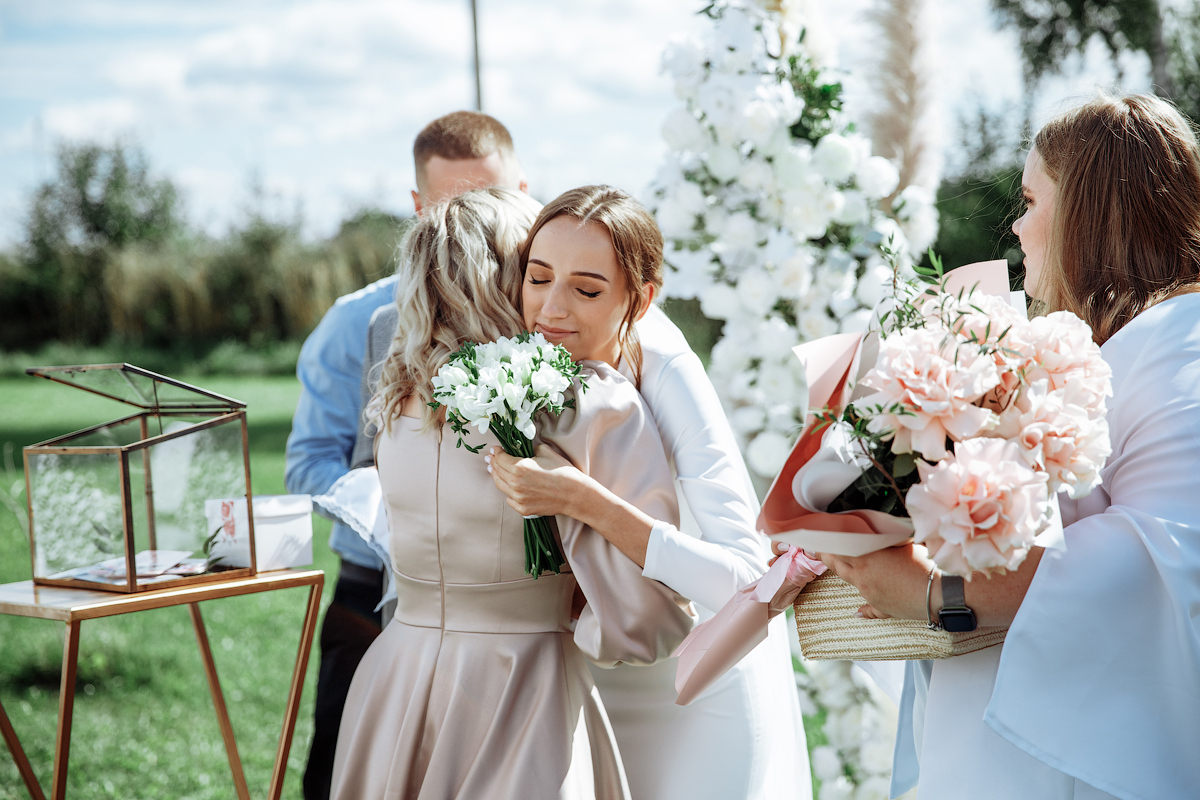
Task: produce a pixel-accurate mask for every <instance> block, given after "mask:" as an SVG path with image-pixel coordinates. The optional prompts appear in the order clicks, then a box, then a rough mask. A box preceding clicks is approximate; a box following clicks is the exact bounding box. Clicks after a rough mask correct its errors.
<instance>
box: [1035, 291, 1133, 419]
mask: <svg viewBox="0 0 1200 800" xmlns="http://www.w3.org/2000/svg"><path fill="white" fill-rule="evenodd" d="M1018 339H1019V343H1018V344H1017V345H1016V349H1018V350H1020V351H1021V352H1022V355H1024V356H1026V358H1027V361H1026V363H1025V365H1024V373H1025V374H1024V377H1025V382H1026V383H1027V384H1030V385H1032V384H1034V383H1036V382H1037V381H1041V380H1044V381H1046V382H1047V383H1048V384H1049V386H1050V388H1051V389H1053V390H1066V391H1069V392H1070V402H1071V403H1072V404H1074V405H1077V406H1079V407H1080V408H1083V409H1085V410H1086V411H1087V413H1088V416H1089V417H1091V418H1092V419H1102V418H1103V417H1104V416H1105V414H1106V413H1107V409H1106V407H1105V400H1104V398H1106V397H1108V396H1110V395H1112V369H1111V368H1110V367H1109V366H1108V363H1107V362H1105V361H1104V359H1103V358H1102V357H1101V355H1100V346H1099V345H1098V344H1096V343H1095V342H1094V341H1093V340H1092V329H1091V328H1090V327H1088V324H1087V323H1086V322H1084V321H1083V320H1081V319H1080V318H1079V317H1077V316H1075V315H1074V314H1072V313H1071V312H1069V311H1055V312H1054V313H1052V314H1047V315H1046V316H1044V317H1035V318H1033V319H1031V320H1030V321H1029V324H1028V325H1027V326H1025V327H1024V328H1023V329H1022V330H1021V332H1020V335H1019V337H1018Z"/></svg>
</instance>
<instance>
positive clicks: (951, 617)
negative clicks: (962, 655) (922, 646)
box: [938, 608, 976, 633]
mask: <svg viewBox="0 0 1200 800" xmlns="http://www.w3.org/2000/svg"><path fill="white" fill-rule="evenodd" d="M938 617H939V618H940V620H941V623H942V628H943V629H944V630H946V631H948V632H950V633H966V632H967V631H973V630H975V628H976V625H975V612H974V611H972V610H971V609H969V608H943V609H942V611H941V613H940V614H938Z"/></svg>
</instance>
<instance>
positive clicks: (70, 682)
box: [50, 620, 79, 800]
mask: <svg viewBox="0 0 1200 800" xmlns="http://www.w3.org/2000/svg"><path fill="white" fill-rule="evenodd" d="M78 668H79V621H78V620H76V621H74V622H68V623H67V635H66V639H65V640H64V641H63V663H62V686H61V688H60V689H59V692H58V736H57V739H56V741H55V743H54V780H53V783H52V784H51V789H50V797H51V798H52V800H63V798H65V797H66V796H67V759H68V758H69V757H70V755H71V719H72V715H73V714H74V712H75V675H76V673H77V671H78Z"/></svg>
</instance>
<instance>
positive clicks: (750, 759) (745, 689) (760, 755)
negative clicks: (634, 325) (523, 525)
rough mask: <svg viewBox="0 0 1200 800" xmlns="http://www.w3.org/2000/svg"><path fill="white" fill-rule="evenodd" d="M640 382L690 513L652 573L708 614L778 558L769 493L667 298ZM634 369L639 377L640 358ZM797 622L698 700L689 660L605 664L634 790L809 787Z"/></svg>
mask: <svg viewBox="0 0 1200 800" xmlns="http://www.w3.org/2000/svg"><path fill="white" fill-rule="evenodd" d="M638 334H639V336H640V338H641V343H642V352H643V365H642V376H641V384H640V387H639V388H640V391H641V393H642V397H643V398H644V399H645V400H646V403H647V405H648V406H649V407H650V411H651V413H652V414H653V416H654V421H655V423H656V425H657V426H658V430H659V433H660V434H661V436H662V439H663V445H664V449H665V450H666V451H667V454H668V456H670V457H671V460H672V467H673V469H674V472H675V477H676V487H677V491H678V494H679V496H680V514H681V517H682V519H683V521H682V522H681V524H680V526H679V527H678V528H676V527H675V526H673V525H670V524H666V523H661V522H660V523H659V524H657V525H655V527H654V531H653V533H652V534H651V537H650V543H649V547H648V549H647V554H646V563H645V568H644V569H643V571H642V575H643V576H645V577H648V578H654V579H655V580H658V581H661V582H662V583H664V584H666V585H667V586H669V587H671V588H672V589H674V590H675V591H677V592H678V593H679V594H681V595H683V596H684V597H687V598H689V599H690V600H692V601H693V602H694V603H695V604H696V607H697V611H698V613H699V615H700V620H701V621H704V620H707V619H709V618H711V617H712V615H713V614H714V613H716V611H719V610H720V609H721V608H722V607H723V606H724V605H725V603H726V602H727V601H728V600H729V599H730V598H731V597H732V596H733V595H734V593H735V592H736V591H737V590H738V589H740V588H742V587H743V586H745V585H746V584H748V583H750V582H751V581H754V580H757V579H758V578H759V577H761V576H762V574H763V573H764V572H765V571H766V568H767V560H768V558H769V557H770V553H769V544H768V541H767V539H766V537H765V536H763V535H761V534H759V533H758V532H757V531H756V526H755V520H756V519H757V516H758V501H757V499H756V497H755V495H754V490H753V487H752V484H751V483H750V476H749V473H748V472H747V471H746V466H745V463H744V462H743V460H742V456H741V452H740V451H739V450H738V445H737V440H736V439H735V437H734V435H733V431H732V429H731V428H730V426H729V422H728V420H727V419H726V417H725V412H724V409H723V408H722V407H721V402H720V400H719V399H718V397H717V394H716V391H715V390H714V389H713V386H712V383H711V382H710V381H709V380H708V376H707V375H706V374H705V372H704V367H703V365H702V364H701V363H700V359H699V358H697V357H696V355H695V353H693V352H692V350H691V348H690V347H689V346H688V344H687V341H686V340H685V339H684V337H683V334H682V333H680V331H679V329H678V328H677V327H675V325H674V324H673V323H672V322H671V321H670V320H669V319H667V317H666V315H665V314H663V312H662V311H661V310H659V309H658V308H657V307H651V309H650V311H649V312H648V313H647V314H646V316H645V317H644V318H643V319H642V320H641V321H640V322H639V323H638ZM622 372H623V374H626V376H627V377H631V376H630V375H629V374H628V370H626V369H623V370H622ZM787 625H788V623H787V621H786V619H785V618H784V617H783V616H780V617H778V618H777V619H775V620H773V621H772V622H771V627H770V630H769V633H768V636H767V639H766V641H765V642H763V643H762V644H761V645H759V647H758V648H756V649H755V650H754V651H753V652H751V653H750V655H748V656H746V658H745V659H743V660H742V662H741V663H739V664H738V665H737V666H736V667H734V668H733V669H731V670H730V671H729V672H728V673H726V674H725V675H724V676H723V677H721V678H720V679H719V680H718V681H717V682H716V683H714V684H713V685H712V686H710V687H709V688H708V689H707V690H706V691H705V692H704V693H703V694H701V695H700V696H699V697H698V698H697V699H696V700H695V701H694V702H693V703H691V704H690V705H688V706H678V705H676V704H675V698H676V696H677V694H676V692H675V666H676V663H677V662H676V659H671V660H669V661H668V662H665V663H661V664H657V665H654V666H651V667H631V666H619V667H617V668H615V669H599V668H593V669H592V676H593V678H594V680H595V682H596V687H597V688H598V689H599V691H600V696H601V697H602V698H603V700H604V706H605V708H606V709H607V711H608V715H609V719H610V720H611V722H612V726H613V731H614V733H615V735H616V738H617V744H618V746H619V748H620V751H621V759H622V761H623V762H624V764H625V770H626V774H627V775H628V777H629V786H630V791H631V795H632V797H633V798H634V800H742V799H743V798H745V799H746V800H777V798H787V799H788V800H807V798H811V797H812V777H811V774H810V770H809V764H808V749H807V747H806V744H805V738H804V722H803V719H802V718H801V715H800V703H799V697H798V695H797V692H796V679H795V675H794V673H793V671H792V658H791V648H790V647H789V646H788V627H787Z"/></svg>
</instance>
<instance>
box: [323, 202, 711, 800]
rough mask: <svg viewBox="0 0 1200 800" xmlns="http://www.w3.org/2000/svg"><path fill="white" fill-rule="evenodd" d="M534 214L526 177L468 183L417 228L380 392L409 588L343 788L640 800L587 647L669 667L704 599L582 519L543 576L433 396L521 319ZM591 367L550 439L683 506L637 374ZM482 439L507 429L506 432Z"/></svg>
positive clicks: (396, 570) (602, 476)
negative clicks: (471, 345) (522, 248)
mask: <svg viewBox="0 0 1200 800" xmlns="http://www.w3.org/2000/svg"><path fill="white" fill-rule="evenodd" d="M536 211H537V205H536V204H535V203H534V202H533V201H532V200H529V199H528V198H527V197H526V196H524V195H522V194H519V193H516V192H511V191H508V190H505V189H481V190H477V191H472V192H468V193H466V194H464V195H461V196H460V197H458V198H455V199H453V200H450V201H448V202H446V203H444V204H442V205H439V206H437V207H435V208H433V209H430V210H429V211H428V213H427V214H426V215H425V216H423V217H422V218H421V220H419V221H418V222H417V224H416V225H415V226H414V227H413V229H412V230H411V231H410V233H409V234H408V236H407V237H406V239H405V242H404V244H403V245H402V248H401V254H400V263H399V265H398V272H399V274H400V282H399V284H398V288H397V299H396V302H397V308H398V311H399V318H400V325H399V329H398V333H397V336H396V339H395V340H394V341H393V343H392V347H391V351H390V353H389V355H388V359H387V361H386V362H385V366H384V371H383V376H382V379H381V381H380V389H379V392H378V393H377V395H376V397H375V399H374V400H373V401H372V403H371V405H370V406H369V407H368V414H371V415H372V416H373V417H374V418H375V419H376V420H377V422H378V427H379V429H380V433H379V434H378V436H377V438H376V440H375V448H376V463H377V465H378V468H379V475H380V480H381V482H382V485H383V492H384V498H385V507H386V510H387V514H388V521H389V529H390V531H391V557H392V569H393V574H394V578H395V580H396V584H397V588H398V602H397V608H396V614H395V619H394V620H393V622H392V623H391V624H389V625H388V626H387V627H386V628H385V629H384V632H383V634H382V635H380V637H379V638H378V639H376V641H375V643H374V644H372V645H371V648H370V650H368V651H367V654H366V656H365V657H364V659H363V661H362V663H361V664H360V666H359V668H358V671H357V672H356V673H355V676H354V681H353V683H352V684H351V687H350V694H349V697H348V698H347V701H346V707H345V711H344V714H343V717H342V725H341V730H340V732H339V735H338V748H337V755H336V759H335V763H334V775H333V792H332V796H333V797H335V798H343V800H372V799H373V798H389V800H390V799H391V798H418V799H419V800H426V799H427V798H428V799H429V800H433V799H435V798H436V799H438V800H440V799H441V798H455V797H461V798H489V800H504V798H514V800H515V799H516V798H555V797H561V798H591V797H597V798H627V797H628V785H627V782H626V778H625V774H624V770H623V768H622V766H621V760H620V756H619V754H618V752H617V750H616V746H615V744H614V741H613V737H612V732H611V729H610V726H609V724H608V721H607V717H606V715H605V712H604V709H603V705H602V704H601V703H600V701H599V696H598V694H597V693H596V691H595V687H594V685H593V683H592V679H591V677H590V674H589V672H588V669H587V660H588V659H590V660H591V661H593V662H595V663H597V664H600V665H605V666H613V665H616V664H620V663H627V664H652V663H654V662H656V661H659V660H661V659H663V658H666V657H667V656H669V654H670V653H671V651H672V650H673V649H674V647H675V646H676V645H677V644H678V643H679V642H680V641H681V640H682V638H683V637H684V636H685V635H686V634H687V632H688V631H689V630H690V628H691V624H692V621H693V620H692V617H691V615H690V614H689V609H688V605H687V601H685V600H683V599H682V598H681V597H680V596H679V595H677V594H676V593H674V592H673V591H671V590H670V589H668V588H667V587H665V586H664V585H662V584H661V583H658V582H657V581H653V580H650V579H647V578H644V577H642V575H641V568H640V567H638V565H637V564H635V563H634V562H633V561H631V560H630V559H629V558H628V557H626V556H625V555H623V554H622V553H621V552H620V551H619V550H618V549H617V548H616V547H615V546H613V545H612V544H610V543H608V542H607V541H606V540H605V539H604V538H602V537H601V536H600V535H598V534H596V533H595V532H594V531H592V530H591V529H590V528H587V527H586V526H584V525H583V524H582V523H579V522H576V521H574V520H570V519H567V518H565V517H561V518H559V520H558V523H559V534H560V537H561V539H562V545H563V552H564V554H565V556H566V558H567V565H566V566H565V567H564V570H563V573H562V574H560V575H552V574H544V575H542V576H541V577H539V578H537V579H536V580H535V579H534V578H532V577H530V576H528V575H526V574H525V573H524V540H523V536H522V519H521V516H520V515H519V514H517V513H516V512H515V511H513V510H512V509H511V508H509V506H508V504H507V503H506V502H505V498H504V496H503V495H502V494H501V493H500V492H499V491H498V490H497V489H496V488H495V486H494V485H493V483H492V479H491V478H490V477H489V476H488V473H487V471H486V467H485V465H484V463H483V461H482V459H480V458H479V457H478V456H475V455H473V454H471V453H470V452H469V451H467V450H466V449H464V448H458V447H456V436H455V434H454V433H452V432H451V431H450V430H449V428H448V427H445V426H443V425H442V423H441V416H440V413H439V412H436V411H434V410H433V409H431V408H430V407H429V406H428V402H429V401H430V400H431V395H432V387H431V384H430V380H431V379H432V377H433V376H434V375H435V374H436V373H437V370H438V368H439V367H441V366H442V364H444V363H445V362H446V360H447V358H448V357H449V355H450V354H451V353H452V352H454V351H455V350H457V349H458V347H459V346H460V345H461V344H462V343H463V342H466V341H476V342H483V341H491V340H494V339H496V338H497V337H500V336H512V335H515V334H516V333H518V332H520V331H521V330H522V329H523V325H522V320H521V315H520V314H519V313H518V312H517V310H516V302H515V301H516V299H517V297H518V296H519V292H520V285H521V275H520V269H519V266H518V263H517V249H518V247H519V245H520V243H521V241H522V240H523V239H524V237H525V234H526V232H527V231H528V228H529V226H530V224H531V223H532V221H533V218H534V215H535V213H536ZM617 288H619V287H617ZM585 379H586V381H587V390H586V391H585V392H580V391H575V392H574V397H575V401H576V407H575V409H574V410H568V411H566V412H564V413H563V414H562V415H561V416H560V417H558V418H553V417H551V416H549V415H542V416H541V417H540V418H539V420H538V422H539V436H540V438H541V439H542V440H543V441H546V442H548V443H550V444H552V445H554V446H555V447H557V448H558V449H559V450H560V451H562V452H563V453H564V454H565V455H566V456H567V458H568V459H570V460H571V461H572V463H574V464H575V465H576V466H577V467H579V468H580V469H581V470H583V471H585V472H587V473H588V474H589V475H591V476H592V477H594V478H595V479H596V480H598V481H600V482H601V483H603V484H604V485H606V486H608V487H610V489H612V491H613V492H614V493H616V494H618V495H620V496H622V497H623V498H624V499H625V500H626V501H627V502H629V503H631V504H633V505H634V506H636V507H638V508H641V509H643V510H644V511H645V512H646V513H648V514H650V515H652V516H654V517H656V518H659V519H664V518H665V519H675V520H676V521H677V520H678V510H677V508H676V506H675V494H674V489H673V487H672V483H671V474H670V470H669V467H668V464H667V460H666V456H665V455H664V453H663V449H662V444H661V441H660V439H659V436H658V431H657V429H656V428H655V427H654V424H653V421H652V418H651V416H650V414H649V412H648V411H647V410H646V408H645V405H644V403H643V401H642V400H641V398H640V396H639V395H638V392H637V390H636V389H635V388H634V386H633V385H632V384H631V383H629V382H628V381H626V380H625V379H624V378H622V377H621V376H620V375H619V374H618V373H617V371H616V370H615V369H614V368H612V366H610V365H609V364H606V363H604V362H603V361H598V362H589V365H588V369H587V370H585ZM470 443H471V444H472V445H476V444H484V445H489V446H490V445H493V444H496V442H495V439H494V437H493V436H492V435H491V434H490V433H489V434H487V435H482V436H480V435H472V436H471V437H470ZM631 455H636V457H633V458H631V457H630V456H631ZM573 609H574V610H573ZM572 617H577V619H572Z"/></svg>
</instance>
